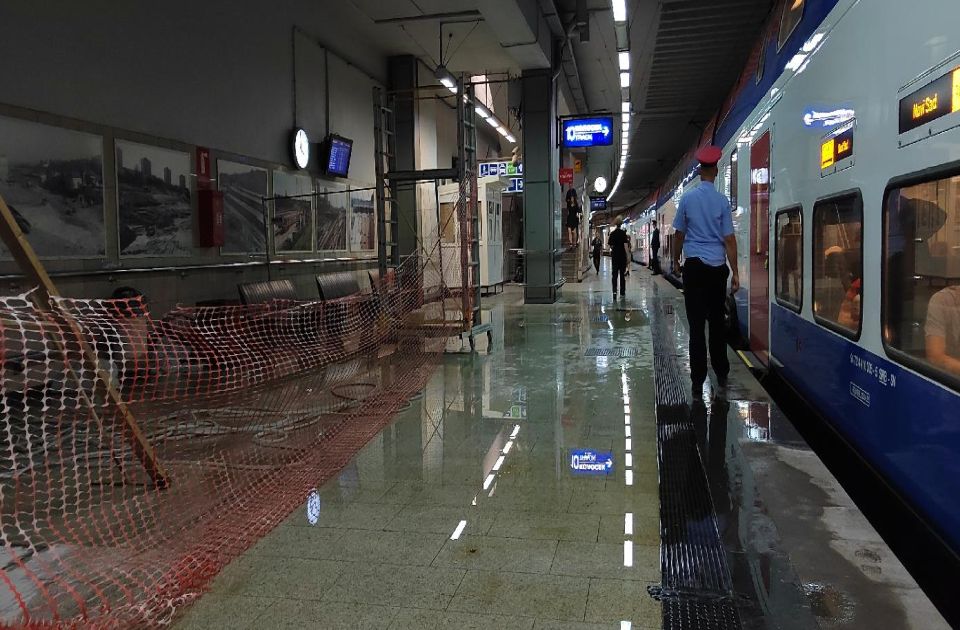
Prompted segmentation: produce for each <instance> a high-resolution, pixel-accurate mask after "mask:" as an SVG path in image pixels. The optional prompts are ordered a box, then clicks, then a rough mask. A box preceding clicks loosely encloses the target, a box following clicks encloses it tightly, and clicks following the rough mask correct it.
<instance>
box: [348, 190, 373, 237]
mask: <svg viewBox="0 0 960 630" xmlns="http://www.w3.org/2000/svg"><path fill="white" fill-rule="evenodd" d="M375 192H376V191H373V190H357V191H350V251H354V252H363V251H370V250H372V249H374V248H375V247H376V243H375V240H374V239H375V234H376V233H375V232H374V229H375V228H374V226H375V225H376V224H375V222H374V220H375V217H376V214H375V213H374V193H375Z"/></svg>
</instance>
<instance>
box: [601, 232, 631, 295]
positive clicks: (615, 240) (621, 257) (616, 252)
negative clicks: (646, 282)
mask: <svg viewBox="0 0 960 630" xmlns="http://www.w3.org/2000/svg"><path fill="white" fill-rule="evenodd" d="M622 226H623V219H617V229H615V230H614V231H613V232H611V233H610V238H609V239H607V245H609V246H610V261H611V263H612V269H611V276H612V279H613V299H614V300H616V299H617V279H619V280H620V297H625V296H626V293H627V279H626V277H625V276H626V274H627V265H628V264H630V263H629V261H630V239H629V238H628V237H627V233H626V232H624V231H623V227H622Z"/></svg>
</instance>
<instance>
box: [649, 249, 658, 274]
mask: <svg viewBox="0 0 960 630" xmlns="http://www.w3.org/2000/svg"><path fill="white" fill-rule="evenodd" d="M650 271H652V272H653V273H660V254H658V253H657V250H653V254H651V255H650Z"/></svg>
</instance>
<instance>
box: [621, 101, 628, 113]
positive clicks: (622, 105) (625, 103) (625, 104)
mask: <svg viewBox="0 0 960 630" xmlns="http://www.w3.org/2000/svg"><path fill="white" fill-rule="evenodd" d="M620 111H622V112H623V113H624V114H629V113H630V103H627V102H623V103H620Z"/></svg>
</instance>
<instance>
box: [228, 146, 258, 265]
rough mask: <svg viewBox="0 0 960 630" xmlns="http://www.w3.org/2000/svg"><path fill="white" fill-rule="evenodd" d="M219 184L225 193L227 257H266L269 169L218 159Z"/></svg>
mask: <svg viewBox="0 0 960 630" xmlns="http://www.w3.org/2000/svg"><path fill="white" fill-rule="evenodd" d="M217 182H218V186H219V188H220V191H221V192H223V222H224V238H225V240H224V244H223V249H222V250H221V251H222V252H223V253H224V254H265V253H266V252H267V234H266V227H265V217H264V216H263V213H264V204H263V202H262V198H263V197H266V196H267V170H266V169H264V168H258V167H256V166H249V165H247V164H240V163H238V162H230V161H227V160H217Z"/></svg>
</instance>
